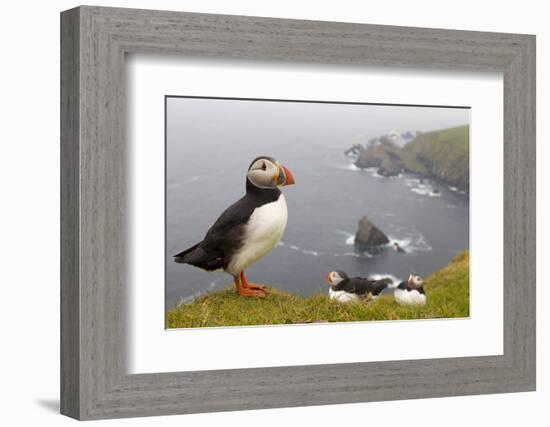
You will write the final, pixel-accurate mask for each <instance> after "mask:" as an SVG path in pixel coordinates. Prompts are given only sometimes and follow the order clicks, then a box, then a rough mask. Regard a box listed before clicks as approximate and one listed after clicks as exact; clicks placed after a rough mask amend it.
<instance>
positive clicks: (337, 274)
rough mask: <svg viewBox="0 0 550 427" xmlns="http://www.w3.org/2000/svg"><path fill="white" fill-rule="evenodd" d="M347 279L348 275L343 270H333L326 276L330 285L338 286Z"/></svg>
mask: <svg viewBox="0 0 550 427" xmlns="http://www.w3.org/2000/svg"><path fill="white" fill-rule="evenodd" d="M346 279H348V275H347V274H346V273H345V272H343V271H341V270H338V271H331V272H330V273H327V275H326V276H325V282H327V283H328V284H329V285H330V286H336V285H338V284H339V283H341V282H343V281H344V280H346Z"/></svg>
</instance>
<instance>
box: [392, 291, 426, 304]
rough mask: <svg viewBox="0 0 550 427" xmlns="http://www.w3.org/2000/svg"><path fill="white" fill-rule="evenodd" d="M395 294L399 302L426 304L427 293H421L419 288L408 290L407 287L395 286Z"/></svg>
mask: <svg viewBox="0 0 550 427" xmlns="http://www.w3.org/2000/svg"><path fill="white" fill-rule="evenodd" d="M393 296H394V297H395V301H396V302H397V304H401V305H424V304H426V294H421V293H420V292H418V291H417V290H412V291H407V290H406V289H399V288H395V291H394V293H393Z"/></svg>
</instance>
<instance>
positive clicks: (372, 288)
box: [325, 270, 393, 302]
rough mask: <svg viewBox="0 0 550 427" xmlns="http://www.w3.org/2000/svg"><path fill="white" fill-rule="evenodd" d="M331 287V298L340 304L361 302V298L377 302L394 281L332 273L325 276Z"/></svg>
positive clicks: (341, 272)
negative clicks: (379, 296)
mask: <svg viewBox="0 0 550 427" xmlns="http://www.w3.org/2000/svg"><path fill="white" fill-rule="evenodd" d="M325 281H326V282H327V283H328V284H329V285H330V289H329V291H328V294H329V298H330V299H333V300H335V301H338V302H352V301H359V299H360V298H370V299H372V300H375V299H376V298H377V297H378V295H380V293H381V292H382V291H383V290H384V289H386V288H387V287H388V286H389V285H391V284H392V283H393V281H392V279H390V278H385V279H380V280H370V279H366V278H364V277H352V278H349V277H348V275H347V274H346V273H345V272H343V271H340V270H338V271H331V272H330V273H327V275H326V276H325Z"/></svg>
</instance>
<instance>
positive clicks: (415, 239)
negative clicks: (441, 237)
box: [388, 231, 432, 252]
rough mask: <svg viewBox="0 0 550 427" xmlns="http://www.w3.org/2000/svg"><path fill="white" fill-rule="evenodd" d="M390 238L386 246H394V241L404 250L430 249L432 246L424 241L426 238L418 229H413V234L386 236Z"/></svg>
mask: <svg viewBox="0 0 550 427" xmlns="http://www.w3.org/2000/svg"><path fill="white" fill-rule="evenodd" d="M388 237H389V239H390V243H388V246H390V247H392V249H393V246H395V243H397V244H398V245H399V246H400V247H401V248H403V249H404V250H405V252H417V251H431V250H432V247H431V246H430V245H429V244H428V242H426V239H425V238H424V235H423V234H422V233H420V232H418V231H415V232H414V234H413V235H410V236H406V237H401V238H398V237H395V236H388Z"/></svg>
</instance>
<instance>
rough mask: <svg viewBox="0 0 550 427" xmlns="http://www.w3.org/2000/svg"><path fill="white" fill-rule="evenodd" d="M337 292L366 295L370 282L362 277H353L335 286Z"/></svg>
mask: <svg viewBox="0 0 550 427" xmlns="http://www.w3.org/2000/svg"><path fill="white" fill-rule="evenodd" d="M335 290H337V291H345V292H348V293H351V294H357V295H364V294H366V293H367V292H369V281H368V280H367V279H363V278H362V277H352V278H351V279H346V280H343V281H341V282H340V283H339V284H338V285H337V286H335Z"/></svg>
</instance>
